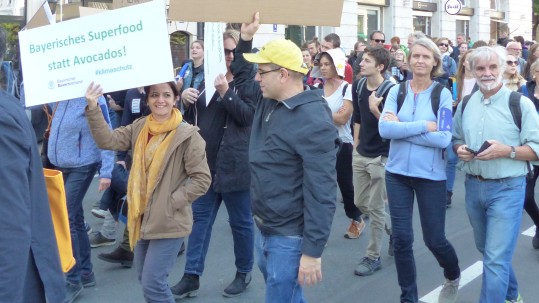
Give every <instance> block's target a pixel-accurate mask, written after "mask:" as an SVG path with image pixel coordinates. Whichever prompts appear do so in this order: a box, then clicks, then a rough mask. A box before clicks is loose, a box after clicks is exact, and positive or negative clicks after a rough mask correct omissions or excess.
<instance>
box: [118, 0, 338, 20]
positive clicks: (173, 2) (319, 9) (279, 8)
mask: <svg viewBox="0 0 539 303" xmlns="http://www.w3.org/2000/svg"><path fill="white" fill-rule="evenodd" d="M123 1H128V0H123ZM133 1H135V0H133ZM343 4H344V0H333V1H327V0H293V1H290V0H271V1H253V0H226V1H225V0H170V6H169V9H168V17H169V19H171V20H174V21H195V22H232V23H244V22H251V20H252V19H253V15H254V14H255V13H256V12H260V23H261V24H289V25H325V26H341V16H342V10H343Z"/></svg>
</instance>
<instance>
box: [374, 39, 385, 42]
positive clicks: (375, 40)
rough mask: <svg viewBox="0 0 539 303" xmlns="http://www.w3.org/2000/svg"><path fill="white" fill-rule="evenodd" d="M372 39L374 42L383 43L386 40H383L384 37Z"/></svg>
mask: <svg viewBox="0 0 539 303" xmlns="http://www.w3.org/2000/svg"><path fill="white" fill-rule="evenodd" d="M372 41H374V42H376V43H384V42H386V40H384V39H372Z"/></svg>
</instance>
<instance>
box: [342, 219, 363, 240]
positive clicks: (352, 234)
mask: <svg viewBox="0 0 539 303" xmlns="http://www.w3.org/2000/svg"><path fill="white" fill-rule="evenodd" d="M364 228H365V221H363V220H361V221H356V220H352V222H350V226H348V230H347V231H346V233H345V234H344V237H345V238H346V239H357V238H359V236H361V232H362V231H363V229H364Z"/></svg>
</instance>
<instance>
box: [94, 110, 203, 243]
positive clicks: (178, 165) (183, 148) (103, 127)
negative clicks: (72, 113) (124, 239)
mask: <svg viewBox="0 0 539 303" xmlns="http://www.w3.org/2000/svg"><path fill="white" fill-rule="evenodd" d="M86 117H87V119H88V124H89V125H90V130H91V131H92V135H93V137H94V139H95V142H96V143H97V145H98V146H99V148H102V149H109V150H121V151H125V150H129V149H133V148H134V145H135V143H136V141H137V138H138V136H139V133H140V131H141V130H142V127H143V126H144V123H145V121H146V118H140V119H137V120H135V121H134V122H133V124H130V125H128V126H125V127H120V128H117V129H115V130H114V131H111V130H110V128H109V127H108V125H107V123H106V122H105V119H104V118H103V114H102V113H101V109H100V108H99V106H98V107H95V108H93V109H91V110H89V109H86ZM205 148H206V143H205V142H204V139H202V137H201V136H200V135H199V133H198V128H197V127H195V126H192V125H190V124H187V123H180V125H179V126H178V128H177V131H176V134H175V136H174V140H173V141H172V142H171V143H170V147H169V150H168V151H167V153H166V156H165V159H164V160H163V167H161V169H160V171H159V175H158V176H159V177H158V180H157V182H156V183H157V184H156V186H155V190H154V192H153V193H152V194H151V198H150V201H148V203H147V206H146V210H145V211H144V216H143V218H142V224H141V228H140V238H141V239H145V240H151V239H165V238H179V237H185V236H187V235H189V234H190V233H191V229H192V226H193V213H192V210H191V203H193V201H194V200H195V199H196V198H198V197H200V196H202V195H204V194H205V193H206V191H207V190H208V188H209V186H210V183H211V176H210V170H209V168H208V163H207V160H206V151H205ZM128 202H129V201H128Z"/></svg>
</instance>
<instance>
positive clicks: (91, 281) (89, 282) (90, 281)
mask: <svg viewBox="0 0 539 303" xmlns="http://www.w3.org/2000/svg"><path fill="white" fill-rule="evenodd" d="M80 280H81V282H82V287H84V288H87V287H93V286H95V275H94V273H93V272H91V273H89V274H87V275H81V277H80Z"/></svg>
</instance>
